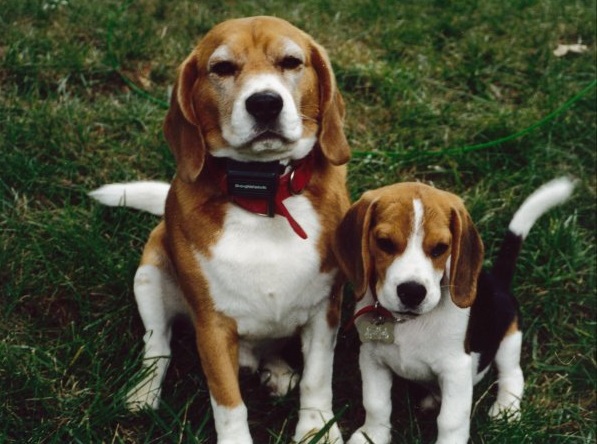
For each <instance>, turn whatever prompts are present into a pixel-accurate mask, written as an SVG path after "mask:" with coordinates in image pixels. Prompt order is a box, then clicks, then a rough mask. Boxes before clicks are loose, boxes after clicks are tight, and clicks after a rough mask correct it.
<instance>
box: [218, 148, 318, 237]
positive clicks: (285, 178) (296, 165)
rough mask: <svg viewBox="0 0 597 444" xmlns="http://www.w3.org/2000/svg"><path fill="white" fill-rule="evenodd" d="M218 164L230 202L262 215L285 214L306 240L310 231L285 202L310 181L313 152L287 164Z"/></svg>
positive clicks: (302, 189) (224, 190)
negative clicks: (298, 220)
mask: <svg viewBox="0 0 597 444" xmlns="http://www.w3.org/2000/svg"><path fill="white" fill-rule="evenodd" d="M214 160H215V159H214ZM218 160H219V159H218ZM216 164H217V165H218V169H219V170H220V171H221V172H222V176H221V179H220V189H221V190H222V192H223V193H225V194H226V195H227V196H228V197H229V199H230V201H231V202H233V203H235V204H236V205H238V206H239V207H241V208H243V209H245V210H247V211H250V212H251V213H255V214H259V215H262V216H268V217H274V216H275V215H276V214H277V215H280V216H283V217H285V218H286V220H287V221H288V223H289V224H290V227H291V228H292V230H293V231H294V232H295V233H296V234H297V235H298V236H299V237H300V238H302V239H307V233H306V232H305V230H303V228H302V227H301V226H300V225H299V223H298V222H297V221H296V220H295V219H294V217H292V215H291V214H290V212H289V211H288V208H286V206H285V205H284V201H285V200H286V199H288V198H289V197H291V196H296V195H298V194H301V193H302V192H303V191H304V189H305V188H306V187H307V185H308V184H309V181H310V180H311V176H312V174H313V156H312V155H311V154H309V155H307V156H306V157H305V158H303V159H300V160H297V161H293V162H291V163H290V165H288V166H287V167H285V166H284V165H282V164H281V163H280V162H238V161H234V160H231V159H225V160H222V161H218V162H216Z"/></svg>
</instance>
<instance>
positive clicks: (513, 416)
mask: <svg viewBox="0 0 597 444" xmlns="http://www.w3.org/2000/svg"><path fill="white" fill-rule="evenodd" d="M489 417H490V418H491V419H494V420H495V419H500V418H504V419H505V420H506V421H508V422H514V421H518V420H520V401H519V400H518V399H513V400H511V402H510V403H508V404H502V403H500V402H498V401H496V402H494V403H493V405H492V406H491V408H490V409H489Z"/></svg>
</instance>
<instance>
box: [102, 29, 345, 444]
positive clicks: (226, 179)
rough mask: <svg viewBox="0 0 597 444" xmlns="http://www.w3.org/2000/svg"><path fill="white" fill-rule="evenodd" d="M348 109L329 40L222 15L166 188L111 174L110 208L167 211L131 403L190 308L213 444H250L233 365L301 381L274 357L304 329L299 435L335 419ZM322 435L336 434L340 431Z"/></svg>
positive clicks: (163, 362) (171, 114)
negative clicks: (336, 246) (339, 234)
mask: <svg viewBox="0 0 597 444" xmlns="http://www.w3.org/2000/svg"><path fill="white" fill-rule="evenodd" d="M343 118H344V103H343V100H342V97H341V95H340V93H339V92H338V89H337V88H336V82H335V78H334V74H333V72H332V68H331V64H330V61H329V60H328V56H327V55H326V52H325V50H324V49H323V48H322V47H321V46H320V45H319V44H317V43H316V42H315V41H314V40H313V39H312V38H311V37H310V36H309V35H307V34H306V33H305V32H303V31H301V30H299V29H297V28H296V27H294V26H292V25H291V24H290V23H288V22H286V21H284V20H281V19H278V18H272V17H251V18H242V19H235V20H229V21H226V22H223V23H221V24H219V25H217V26H215V27H214V28H213V29H212V30H211V31H209V32H208V33H207V34H206V35H205V36H204V37H203V39H202V40H201V41H200V42H199V43H198V44H197V46H196V47H195V49H194V50H193V51H192V52H191V54H190V55H189V56H188V57H187V58H186V60H185V61H184V62H183V63H182V65H181V66H180V68H179V72H178V79H177V81H176V84H175V87H174V91H173V93H172V98H171V102H170V108H169V111H168V113H167V116H166V119H165V123H164V134H165V137H166V140H167V142H168V145H169V147H170V149H171V150H172V152H173V154H174V156H175V158H176V165H177V172H176V176H175V178H174V180H173V182H172V184H171V186H168V185H167V184H162V183H146V182H142V183H132V184H112V185H108V186H105V187H102V188H100V189H99V190H96V191H95V192H93V193H91V194H92V196H93V197H94V198H96V199H97V200H99V201H100V202H102V203H104V204H108V205H125V206H130V207H134V208H138V209H142V210H147V211H151V212H153V213H157V214H161V213H162V212H163V213H164V219H163V221H162V222H161V223H160V224H159V225H158V226H157V227H156V228H155V229H154V230H153V232H152V233H151V235H150V237H149V240H148V241H147V244H146V246H145V249H144V252H143V256H142V259H141V263H140V266H139V268H138V270H137V273H136V276H135V283H134V290H135V297H136V301H137V304H138V308H139V313H140V315H141V318H142V320H143V323H144V326H145V329H146V334H145V337H144V340H145V352H144V366H145V367H146V368H145V370H144V372H143V374H144V375H145V376H144V378H143V379H142V380H141V381H140V383H139V384H138V385H137V386H136V387H135V388H133V389H132V390H131V391H130V393H129V396H128V405H129V407H130V408H131V409H139V408H143V407H150V408H157V406H158V403H159V398H160V387H161V385H162V381H163V379H164V375H165V373H166V369H167V366H168V363H169V359H170V353H171V351H170V344H169V343H170V337H171V325H172V320H173V318H174V317H175V316H177V315H178V314H181V313H184V314H187V315H188V316H189V317H190V318H191V320H192V322H193V324H194V327H195V331H196V343H197V348H198V351H199V356H200V359H201V364H202V368H203V371H204V373H205V377H206V379H207V384H208V387H209V393H210V398H211V404H212V407H213V414H214V422H215V428H216V432H217V436H218V443H238V444H241V443H242V444H246V443H251V442H252V438H251V433H250V432H249V425H248V421H247V409H246V406H245V403H244V402H243V399H242V398H241V392H240V388H239V381H238V371H239V366H243V367H249V368H251V369H252V370H257V369H258V368H259V367H261V368H262V369H264V371H263V374H264V375H265V379H267V380H266V381H265V382H266V383H267V384H268V387H269V388H270V389H271V390H272V391H273V392H274V393H275V394H284V393H286V392H287V391H288V390H289V389H290V388H292V386H293V385H294V384H296V383H297V377H296V376H295V375H293V370H292V369H291V368H290V367H289V366H288V364H286V363H285V362H283V361H282V360H281V359H280V358H279V357H278V356H277V355H276V353H275V352H276V348H277V347H278V345H279V344H280V343H281V342H283V341H284V340H285V339H287V338H290V337H292V336H295V335H300V337H301V340H302V352H303V358H304V369H303V372H302V379H301V381H300V411H299V418H298V424H297V426H296V432H295V434H294V440H296V441H300V440H302V439H303V438H304V437H306V436H309V435H311V434H313V433H314V432H315V431H317V430H320V429H322V428H323V427H324V426H325V425H326V423H327V422H329V421H331V420H332V419H333V417H334V415H333V413H332V364H333V355H334V346H335V342H336V333H337V328H338V324H339V320H340V305H341V288H342V284H343V281H342V279H343V278H342V276H341V274H340V273H339V272H338V265H337V262H336V259H335V256H334V254H333V251H332V247H331V245H332V241H333V236H334V232H335V229H336V227H337V225H338V224H339V223H340V220H341V218H342V216H343V215H344V213H345V212H346V210H347V209H348V207H349V205H350V202H349V198H348V193H347V190H346V183H345V182H346V167H345V164H346V162H347V161H348V160H349V158H350V150H349V146H348V143H347V140H346V137H345V135H344V131H343ZM327 439H328V441H326V442H342V437H341V435H340V431H339V429H338V427H337V426H336V425H333V426H332V427H331V428H330V429H329V432H328V434H327Z"/></svg>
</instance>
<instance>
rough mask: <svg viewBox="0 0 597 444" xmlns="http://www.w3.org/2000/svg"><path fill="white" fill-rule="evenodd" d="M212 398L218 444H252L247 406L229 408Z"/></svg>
mask: <svg viewBox="0 0 597 444" xmlns="http://www.w3.org/2000/svg"><path fill="white" fill-rule="evenodd" d="M210 398H211V407H212V409H213V412H214V423H215V426H216V433H217V435H218V444H252V443H253V439H252V438H251V434H250V433H249V423H248V422H247V407H246V406H245V404H242V403H241V404H240V405H239V406H236V407H232V408H229V407H224V406H220V405H218V403H217V402H216V401H215V400H214V399H213V397H210Z"/></svg>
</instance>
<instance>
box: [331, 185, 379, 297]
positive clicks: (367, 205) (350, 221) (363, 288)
mask: <svg viewBox="0 0 597 444" xmlns="http://www.w3.org/2000/svg"><path fill="white" fill-rule="evenodd" d="M374 211H375V201H374V200H373V199H372V198H371V197H370V196H369V195H368V193H365V194H364V195H363V196H362V197H361V198H360V199H359V200H358V201H357V202H356V203H354V204H353V205H352V207H350V209H349V210H348V212H347V213H346V215H345V216H344V219H343V220H342V222H340V225H339V226H338V228H337V230H336V236H335V239H334V253H335V254H336V258H337V260H338V263H339V264H340V268H341V269H342V271H343V272H344V274H346V277H347V278H348V279H349V280H350V281H351V282H352V284H353V286H354V293H355V297H356V298H357V300H359V299H361V298H362V297H363V296H364V295H365V293H366V292H367V288H368V286H369V281H370V279H371V272H372V265H371V253H370V249H369V237H370V236H369V231H370V229H371V220H372V214H373V212H374Z"/></svg>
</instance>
